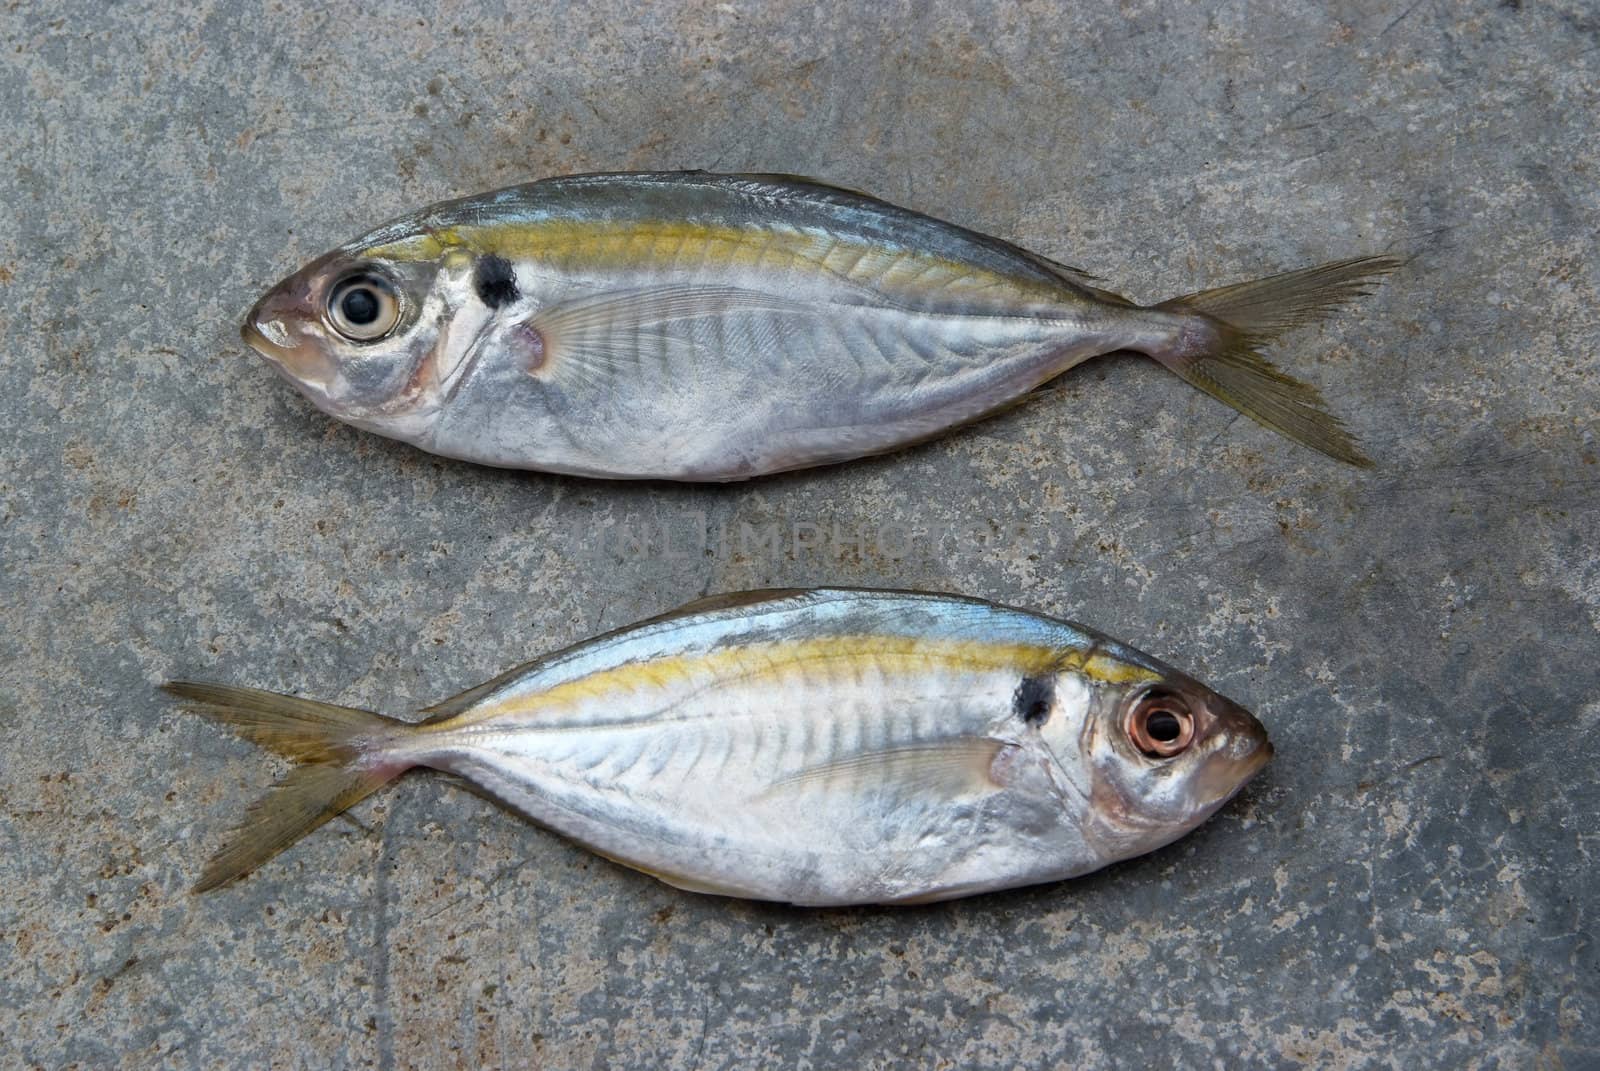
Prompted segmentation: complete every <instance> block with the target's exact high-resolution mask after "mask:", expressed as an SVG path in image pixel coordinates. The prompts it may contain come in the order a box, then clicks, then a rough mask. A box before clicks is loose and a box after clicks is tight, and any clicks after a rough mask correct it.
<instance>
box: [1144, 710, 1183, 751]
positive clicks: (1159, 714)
mask: <svg viewBox="0 0 1600 1071" xmlns="http://www.w3.org/2000/svg"><path fill="white" fill-rule="evenodd" d="M1144 731H1145V732H1146V733H1148V734H1149V736H1150V739H1152V740H1159V741H1160V742H1161V743H1163V744H1169V743H1171V742H1172V741H1174V740H1176V739H1178V737H1179V736H1180V735H1182V733H1183V724H1182V723H1181V722H1180V721H1178V716H1177V715H1176V714H1174V713H1172V711H1170V710H1157V711H1152V712H1151V714H1150V717H1149V718H1147V719H1146V720H1145V723H1144Z"/></svg>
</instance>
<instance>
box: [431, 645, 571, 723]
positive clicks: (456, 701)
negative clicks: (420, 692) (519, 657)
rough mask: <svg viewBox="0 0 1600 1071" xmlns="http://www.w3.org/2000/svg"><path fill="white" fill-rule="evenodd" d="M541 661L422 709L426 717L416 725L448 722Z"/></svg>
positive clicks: (503, 674)
mask: <svg viewBox="0 0 1600 1071" xmlns="http://www.w3.org/2000/svg"><path fill="white" fill-rule="evenodd" d="M543 661H545V659H543V658H536V659H534V660H533V661H532V662H525V663H523V664H522V665H520V666H517V667H516V668H515V669H508V670H506V671H505V672H504V673H502V674H500V675H499V676H498V677H495V678H494V679H493V680H487V681H484V682H483V683H482V684H480V685H478V686H477V687H475V688H468V689H467V690H466V691H464V692H461V693H460V694H458V695H453V696H451V697H450V698H449V699H446V700H444V701H442V702H439V703H435V704H433V706H431V707H423V708H422V710H421V711H420V713H422V714H426V715H428V716H427V717H426V718H424V719H423V720H422V721H420V722H418V723H417V724H418V725H433V724H436V723H438V722H441V721H449V720H450V719H451V718H453V717H455V716H456V715H457V714H460V713H462V712H463V711H465V710H467V709H468V708H470V707H471V706H473V705H474V704H475V703H477V702H478V701H479V700H480V699H482V698H484V697H485V696H487V695H489V694H490V693H491V692H494V691H497V690H498V689H500V688H501V687H503V686H504V685H505V684H507V683H508V682H509V681H510V680H511V679H512V678H514V677H520V676H522V675H523V674H524V673H527V672H529V671H530V670H532V669H534V668H535V667H537V666H538V665H539V664H540V663H541V662H543Z"/></svg>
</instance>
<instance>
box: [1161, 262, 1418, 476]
mask: <svg viewBox="0 0 1600 1071" xmlns="http://www.w3.org/2000/svg"><path fill="white" fill-rule="evenodd" d="M1402 263H1403V262H1402V261H1401V260H1400V259H1399V258H1398V257H1391V256H1378V257H1357V258H1356V259H1353V260H1338V261H1334V262H1333V263H1331V264H1321V265H1318V266H1317V267H1315V268H1303V269H1301V270H1300V271H1291V272H1285V273H1284V274H1282V275H1273V276H1270V277H1268V278H1266V279H1256V280H1253V281H1251V282H1248V283H1235V284H1234V285H1232V286H1222V287H1218V288H1217V289H1215V290H1202V291H1201V292H1200V293H1198V294H1189V295H1187V296H1185V297H1181V298H1174V299H1173V300H1171V301H1164V302H1162V303H1161V304H1160V305H1157V306H1156V308H1158V309H1161V310H1163V311H1165V312H1176V313H1190V314H1193V315H1192V316H1191V317H1190V319H1189V320H1188V322H1186V323H1185V324H1184V325H1183V327H1182V328H1181V329H1180V330H1179V333H1178V338H1177V340H1176V341H1175V342H1174V343H1173V344H1172V345H1171V346H1169V347H1167V348H1165V349H1162V350H1152V351H1151V352H1150V356H1152V357H1154V358H1155V359H1156V360H1158V361H1160V362H1161V363H1162V364H1163V365H1165V366H1166V367H1167V368H1168V369H1170V370H1171V371H1172V372H1173V373H1175V374H1176V375H1177V376H1179V377H1180V378H1182V379H1183V380H1185V381H1186V382H1188V383H1191V384H1193V385H1194V386H1196V387H1199V388H1200V389H1201V390H1203V391H1205V392H1206V393H1207V394H1209V395H1211V396H1212V397H1213V398H1216V399H1218V400H1219V401H1221V402H1223V403H1225V404H1227V405H1230V406H1232V407H1233V408H1234V409H1237V410H1238V411H1239V412H1241V413H1243V414H1244V415H1245V416H1248V417H1250V418H1251V419H1252V420H1255V421H1257V422H1258V423H1261V424H1264V425H1266V426H1267V427H1269V428H1271V429H1273V430H1274V431H1277V432H1280V433H1281V434H1283V435H1286V436H1288V437H1289V438H1291V439H1293V440H1294V441H1295V442H1298V443H1302V444H1304V445H1306V446H1309V447H1311V448H1312V449H1313V450H1320V451H1322V452H1323V453H1324V454H1327V455H1329V456H1330V457H1335V458H1338V459H1339V460H1340V461H1347V462H1349V463H1350V464H1352V465H1359V466H1361V467H1362V468H1370V467H1371V466H1372V461H1371V460H1370V459H1368V458H1367V456H1366V455H1365V454H1363V453H1362V452H1361V449H1360V447H1359V446H1358V445H1357V444H1356V440H1355V439H1354V438H1353V437H1352V436H1351V435H1350V433H1349V432H1348V431H1346V430H1345V426H1344V422H1343V421H1341V420H1340V419H1339V418H1338V417H1336V416H1334V415H1333V414H1331V413H1329V412H1328V411H1327V408H1326V403H1325V402H1324V401H1323V400H1322V393H1321V392H1320V391H1318V390H1317V388H1316V387H1313V386H1312V385H1311V384H1309V383H1302V382H1301V381H1300V380H1298V379H1295V378H1294V377H1293V376H1290V375H1288V374H1286V373H1284V372H1282V371H1280V370H1279V369H1277V368H1276V367H1274V366H1273V365H1272V364H1271V362H1269V361H1268V360H1267V359H1266V358H1265V357H1263V356H1261V353H1260V348H1261V347H1262V346H1264V345H1266V344H1267V343H1269V342H1271V341H1272V340H1273V339H1275V338H1277V337H1278V336H1279V335H1281V334H1283V333H1284V332H1285V331H1288V330H1290V329H1292V328H1296V327H1300V326H1302V325H1305V324H1309V323H1314V322H1316V321H1318V320H1322V319H1325V318H1327V317H1328V316H1330V315H1332V314H1333V313H1334V312H1335V311H1337V310H1338V308H1339V307H1340V306H1341V305H1344V304H1346V303H1348V302H1350V301H1354V300H1355V299H1356V298H1358V297H1362V296H1364V295H1366V294H1368V293H1370V292H1371V286H1372V284H1373V283H1375V282H1377V281H1378V280H1379V279H1381V278H1382V277H1383V276H1385V275H1387V274H1389V273H1390V272H1392V271H1394V270H1395V269H1396V268H1398V267H1400V265H1401V264H1402Z"/></svg>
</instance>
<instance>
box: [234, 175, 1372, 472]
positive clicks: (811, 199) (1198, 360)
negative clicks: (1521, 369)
mask: <svg viewBox="0 0 1600 1071" xmlns="http://www.w3.org/2000/svg"><path fill="white" fill-rule="evenodd" d="M1392 266H1393V263H1392V262H1391V261H1390V260H1388V259H1387V258H1369V259H1366V260H1359V261H1349V262H1341V263H1339V264H1336V265H1329V266H1324V267H1323V268H1320V269H1312V270H1311V272H1313V273H1317V272H1320V273H1321V274H1320V275H1315V276H1314V277H1312V276H1309V275H1308V273H1292V274H1291V275H1289V276H1282V277H1278V279H1277V280H1267V281H1263V282H1260V283H1256V284H1246V286H1253V287H1255V288H1256V289H1255V290H1253V291H1251V292H1249V293H1246V294H1240V293H1236V292H1235V291H1237V290H1238V289H1239V288H1225V289H1226V290H1227V291H1228V294H1227V295H1223V297H1221V298H1215V297H1213V298H1211V299H1209V300H1211V301H1212V305H1210V306H1208V305H1207V300H1208V295H1218V294H1223V292H1222V291H1217V292H1207V295H1193V296H1192V297H1191V299H1180V300H1179V301H1177V302H1169V303H1163V304H1162V305H1160V306H1154V307H1150V308H1141V307H1139V306H1136V305H1134V304H1133V303H1131V302H1129V301H1127V300H1126V299H1124V298H1121V297H1119V296H1117V295H1115V294H1112V293H1109V292H1107V291H1105V290H1102V289H1099V288H1098V287H1097V286H1095V285H1094V284H1093V283H1092V282H1091V281H1090V279H1089V277H1088V276H1086V275H1084V274H1083V273H1081V272H1079V271H1077V270H1076V269H1072V268H1068V267H1065V266H1063V265H1060V264H1056V263H1054V262H1053V261H1050V260H1047V259H1045V258H1043V257H1040V256H1037V255H1035V254H1033V253H1030V252H1028V251H1026V250H1024V249H1021V248H1019V247H1017V246H1014V245H1011V244H1009V243H1007V242H1004V241H1001V240H998V239H995V238H991V237H988V236H985V235H982V234H978V233H976V232H973V231H970V230H967V229H965V228H962V227H958V226H955V225H953V224H950V223H946V222H943V221H941V220H937V219H934V218H932V217H929V216H925V215H922V214H920V213H917V212H912V211H909V210H907V209H903V208H899V207H896V206H894V205H891V204H888V203H886V202H883V201H880V200H877V199H875V198H872V197H868V196H866V195H864V194H858V193H855V192H853V191H849V190H842V189H839V188H837V187H832V186H827V185H824V184H821V183H817V182H813V181H810V180H804V179H799V178H795V177H791V176H775V175H712V174H707V173H703V172H666V173H640V174H611V175H586V176H574V177H569V178H560V179H549V180H545V181H542V182H535V183H530V184H528V185H524V186H517V187H512V188H510V189H506V190H501V191H497V192H494V193H489V194H484V195H481V196H477V197H470V198H465V199H462V200H458V201H451V202H446V203H443V204H439V205H434V206H431V207H429V208H426V209H424V210H422V211H420V212H417V213H414V214H412V215H409V216H406V217H403V218H401V219H398V220H395V221H393V222H391V223H389V224H386V225H384V226H382V227H380V228H378V229H377V230H375V231H373V232H372V233H370V234H367V235H364V236H363V237H361V238H360V239H358V240H356V241H354V242H351V243H349V244H348V245H346V246H343V247H341V248H339V249H337V250H335V251H333V252H332V253H330V254H328V255H326V256H324V257H322V258H319V259H318V260H316V261H313V262H312V263H311V264H310V265H308V266H306V267H305V268H304V269H302V270H301V271H299V272H297V273H296V274H295V275H293V276H291V277H290V278H289V279H286V280H285V281H284V282H283V283H281V284H280V285H279V286H278V287H277V288H275V289H274V290H273V291H272V292H270V293H269V294H268V295H267V296H266V297H264V298H263V299H262V300H261V302H259V303H258V304H257V306H256V307H255V308H254V309H253V310H252V311H251V313H250V315H249V316H248V317H247V319H246V322H245V326H244V335H245V338H246V340H247V341H248V342H249V343H250V344H251V345H252V346H253V347H255V348H256V349H257V350H258V351H259V352H260V353H262V354H263V355H264V356H266V357H267V358H268V359H269V360H270V361H271V362H272V363H273V364H274V366H275V367H276V368H277V369H278V370H279V371H280V372H282V373H283V374H284V375H286V376H287V377H288V378H289V379H291V380H292V381H293V382H294V383H295V384H296V385H297V386H298V387H299V388H300V389H301V390H302V392H304V393H305V394H306V395H307V397H309V398H310V399H311V400H312V401H313V402H314V403H315V404H317V405H318V406H319V407H321V408H323V409H324V410H326V411H327V412H329V413H331V414H333V415H334V416H336V417H339V418H340V419H343V420H347V421H349V422H350V423H353V424H356V425H358V426H360V427H363V428H367V429H369V430H372V431H375V432H378V433H380V434H384V435H388V436H392V437H394V438H398V439H402V440H404V441H407V442H410V443H413V444H415V445H417V446H419V447H421V448H423V449H425V450H430V451H433V452H435V453H439V454H444V455H448V456H451V457H457V458H463V459H466V460H471V461H476V462H482V463H485V464H491V465H500V466H510V467H517V468H530V469H542V470H546V471H554V472H565V473H576V474H581V475H587V476H599V477H617V478H620V477H654V478H666V479H676V480H713V481H715V480H737V479H744V478H748V477H751V476H756V475H761V474H764V473H771V472H779V471H784V470H788V469H796V468H802V467H806V466H810V465H819V464H825V463H828V462H835V461H841V460H845V459H848V458H853V457H860V456H863V455H866V454H874V453H881V452H883V451H887V450H892V449H894V448H896V447H899V446H903V445H905V444H907V443H912V442H916V441H920V440H923V439H927V438H930V437H932V436H935V435H937V434H939V433H941V432H943V431H944V430H946V429H949V428H952V427H955V426H958V425H961V424H964V423H967V422H970V421H973V420H976V419H979V418H981V417H983V416H986V415H988V414H990V413H993V412H995V411H997V410H999V409H1001V408H1004V407H1006V406H1008V405H1010V404H1011V403H1013V402H1015V401H1017V400H1018V399H1020V398H1022V397H1023V396H1025V395H1026V394H1027V393H1028V392H1029V391H1030V390H1032V389H1033V388H1035V387H1037V386H1039V385H1040V384H1042V383H1044V382H1046V381H1048V380H1050V379H1052V378H1053V377H1055V376H1057V375H1059V374H1061V373H1062V372H1063V371H1065V370H1066V369H1068V368H1070V367H1072V366H1073V365H1075V364H1077V363H1079V362H1081V361H1083V360H1085V359H1086V358H1089V357H1092V356H1094V355H1096V354H1101V353H1107V352H1110V351H1113V350H1137V351H1140V352H1144V353H1148V354H1150V355H1152V356H1154V357H1156V359H1158V360H1160V361H1161V362H1162V363H1164V364H1166V365H1167V366H1168V367H1169V368H1171V369H1172V370H1173V371H1175V372H1177V373H1178V374H1179V375H1181V376H1183V377H1184V378H1186V379H1189V380H1190V381H1191V382H1193V383H1195V384H1196V385H1197V386H1200V387H1201V388H1202V389H1205V390H1207V391H1209V392H1211V393H1213V394H1214V395H1216V396H1217V397H1219V398H1222V399H1223V400H1224V401H1227V402H1228V403H1229V404H1232V405H1235V406H1237V407H1239V408H1241V409H1243V410H1245V411H1248V412H1250V413H1251V414H1252V415H1253V416H1255V417H1256V418H1257V419H1259V420H1262V421H1263V422H1264V423H1267V424H1269V425H1270V426H1273V427H1276V428H1278V429H1279V430H1281V431H1284V432H1285V433H1286V434H1289V435H1290V436H1291V437H1294V438H1297V439H1299V440H1301V441H1303V442H1308V443H1310V444H1311V445H1314V446H1316V447H1317V448H1319V449H1323V450H1325V451H1328V452H1330V453H1333V454H1334V455H1335V456H1340V457H1343V458H1345V459H1346V460H1351V461H1356V462H1361V461H1364V459H1363V458H1362V457H1361V456H1360V454H1359V451H1357V450H1356V448H1355V446H1354V443H1353V440H1350V439H1349V437H1348V436H1347V435H1345V434H1344V433H1343V432H1342V430H1341V429H1340V427H1339V425H1338V422H1337V421H1336V420H1334V419H1333V418H1331V417H1329V416H1327V415H1326V414H1325V413H1323V412H1322V411H1321V409H1320V399H1319V398H1318V397H1317V395H1316V392H1315V391H1314V390H1313V389H1312V388H1309V387H1306V386H1305V385H1303V384H1298V383H1295V382H1294V381H1292V380H1288V379H1287V378H1286V377H1283V376H1282V375H1281V374H1279V373H1276V371H1275V370H1272V372H1273V373H1274V374H1270V375H1269V374H1266V373H1265V372H1263V369H1268V368H1270V366H1266V365H1265V362H1264V361H1262V360H1261V358H1260V357H1259V355H1258V354H1256V352H1255V347H1256V346H1258V345H1259V344H1262V343H1264V342H1265V341H1266V340H1267V339H1269V338H1271V337H1273V336H1274V335H1276V334H1277V333H1279V332H1281V331H1283V330H1287V329H1288V328H1289V327H1291V326H1294V325H1296V324H1298V323H1300V322H1304V321H1305V320H1307V319H1310V318H1314V317H1315V316H1316V315H1320V314H1321V313H1324V312H1326V311H1327V310H1328V309H1330V308H1331V307H1333V305H1335V304H1337V303H1338V302H1341V301H1343V300H1347V299H1348V298H1349V297H1351V296H1354V295H1355V294H1357V293H1360V292H1361V290H1360V286H1361V284H1362V283H1363V282H1364V281H1365V280H1366V279H1368V278H1370V277H1372V276H1374V275H1377V274H1381V273H1382V272H1384V271H1387V270H1389V268H1390V267H1392ZM1230 295H1231V296H1230ZM1263 392H1264V393H1263Z"/></svg>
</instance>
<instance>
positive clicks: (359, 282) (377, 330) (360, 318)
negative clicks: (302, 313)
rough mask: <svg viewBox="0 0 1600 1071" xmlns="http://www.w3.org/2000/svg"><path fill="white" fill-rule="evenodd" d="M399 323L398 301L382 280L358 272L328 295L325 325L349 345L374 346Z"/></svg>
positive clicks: (375, 276)
mask: <svg viewBox="0 0 1600 1071" xmlns="http://www.w3.org/2000/svg"><path fill="white" fill-rule="evenodd" d="M399 322H400V298H399V296H398V295H397V294H396V293H395V290H394V287H393V286H392V285H390V283H389V281H388V280H387V279H385V278H383V277H382V276H378V275H374V274H372V273H371V272H360V273H358V274H356V275H351V276H349V277H347V278H345V279H343V280H341V281H340V282H339V283H338V284H337V285H336V286H334V288H333V289H332V290H330V291H329V292H328V323H329V324H331V325H332V326H333V329H334V330H335V331H337V332H339V334H341V335H343V336H344V337H345V338H348V339H349V340H350V341H352V342H376V341H377V340H378V339H380V338H382V337H383V336H385V335H387V334H388V333H389V332H390V331H393V330H394V325H395V324H397V323H399Z"/></svg>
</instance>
